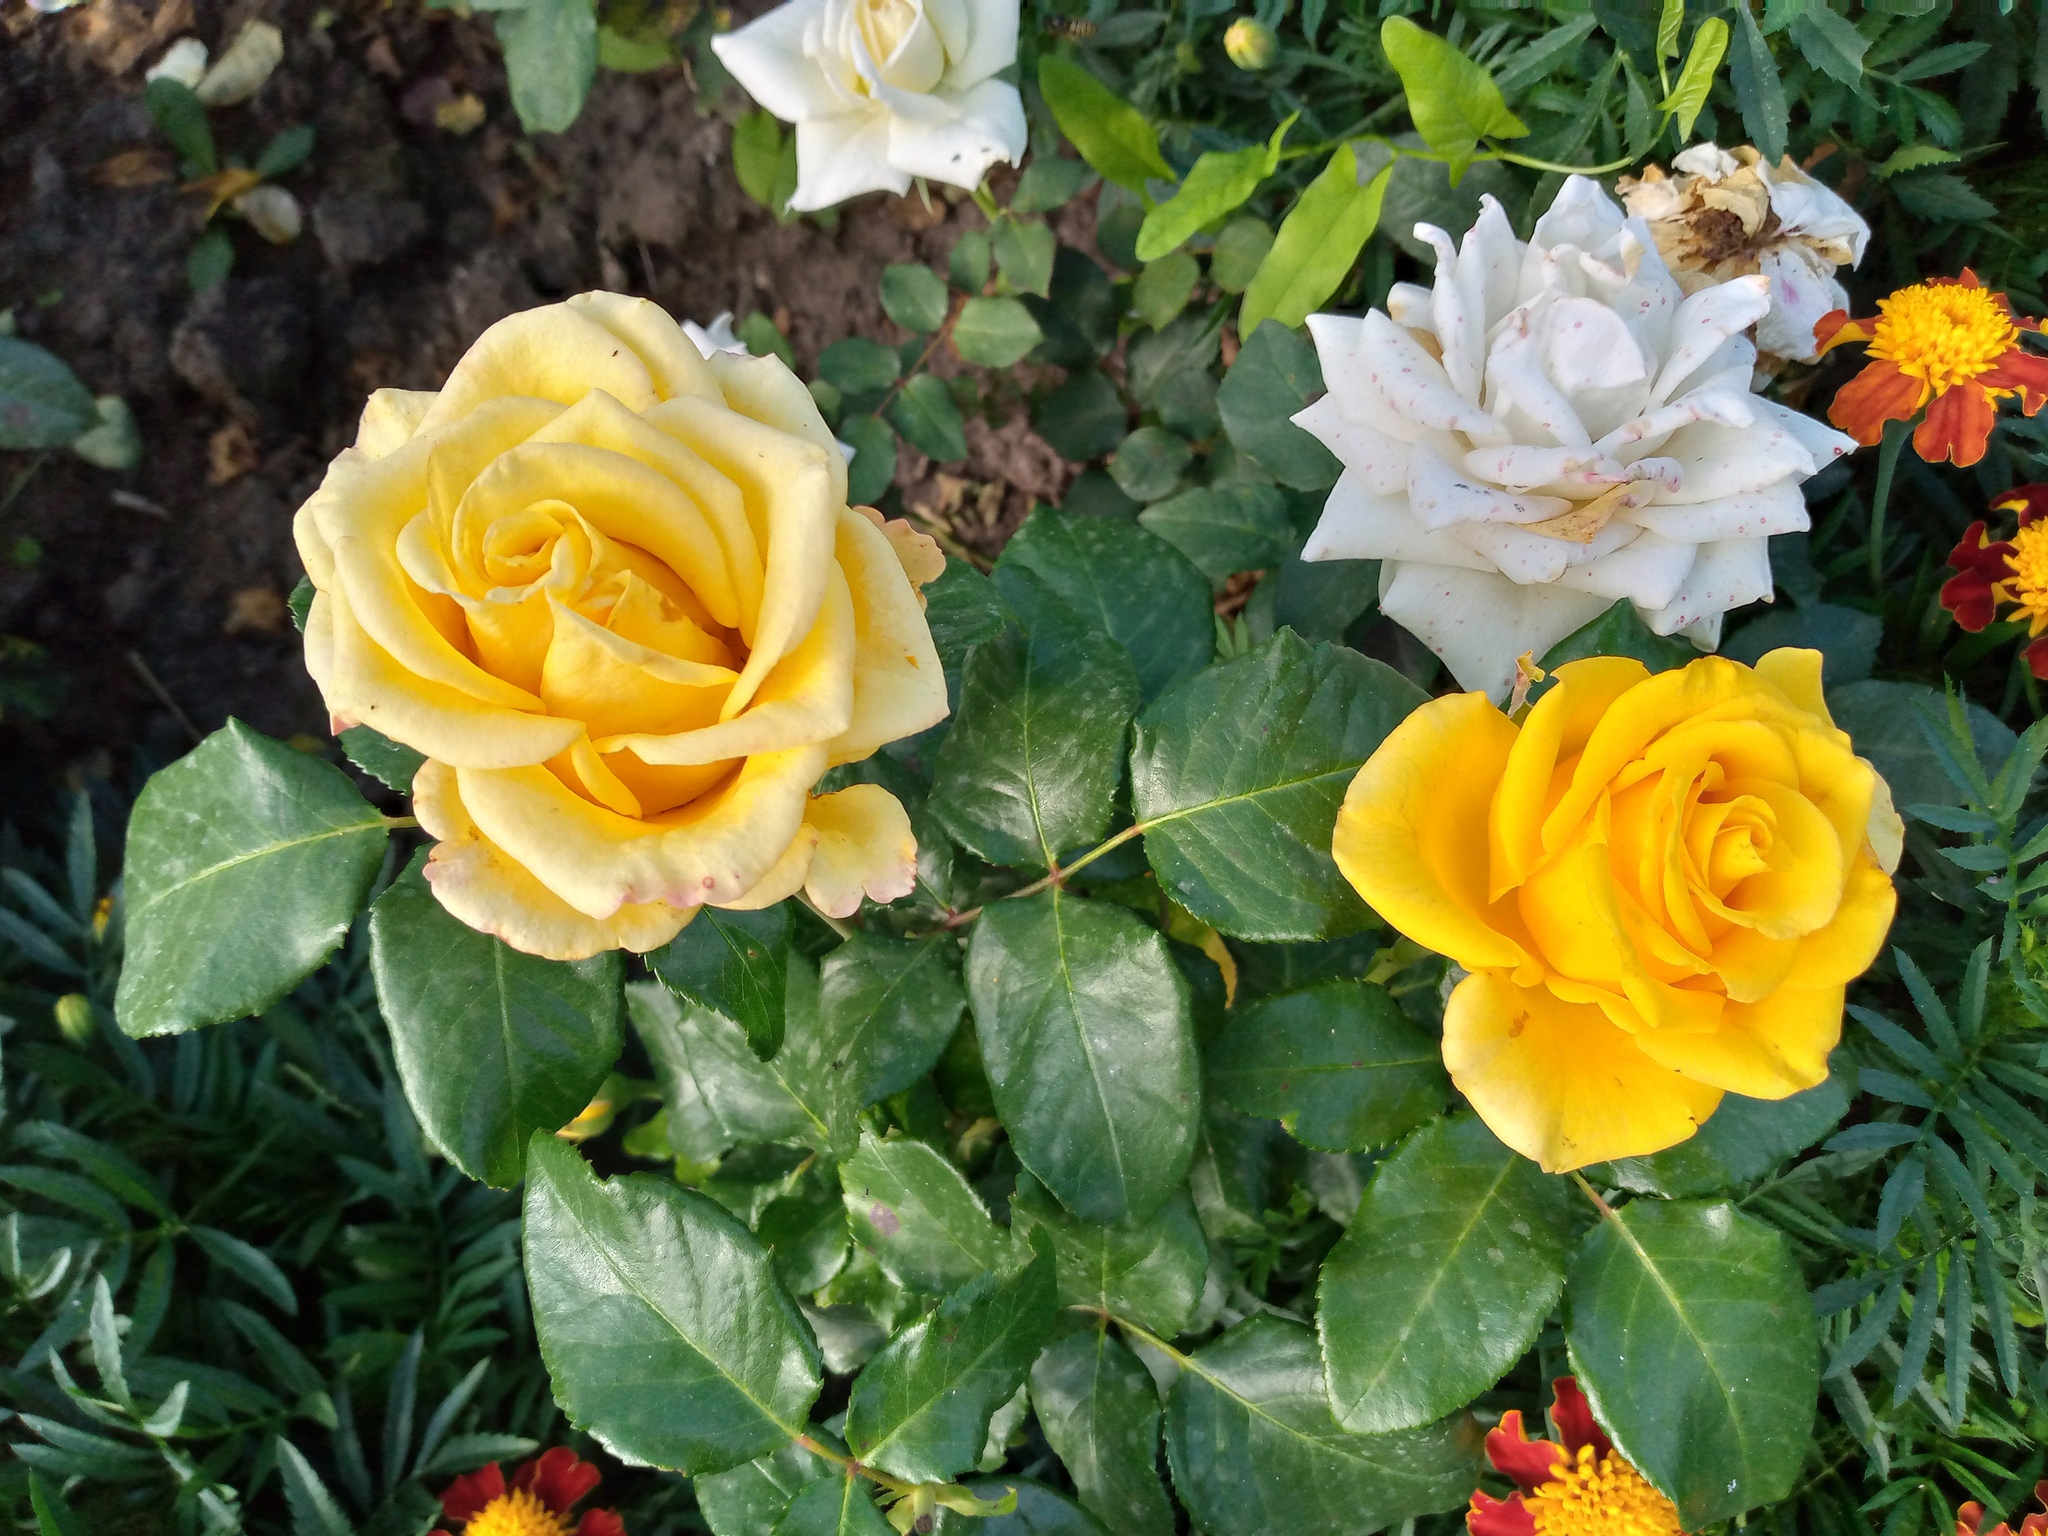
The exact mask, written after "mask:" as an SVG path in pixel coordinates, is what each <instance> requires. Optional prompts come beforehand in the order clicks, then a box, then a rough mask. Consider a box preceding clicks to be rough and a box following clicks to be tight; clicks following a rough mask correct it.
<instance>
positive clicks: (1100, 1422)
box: [1031, 1322, 1174, 1536]
mask: <svg viewBox="0 0 2048 1536" xmlns="http://www.w3.org/2000/svg"><path fill="white" fill-rule="evenodd" d="M1031 1406H1032V1407H1033V1408H1034V1409H1036V1410H1037V1413H1038V1425H1039V1428H1040V1429H1042V1430H1044V1431H1045V1438H1046V1443H1047V1444H1049V1445H1050V1446H1051V1447H1052V1448H1053V1453H1054V1454H1055V1455H1057V1456H1058V1457H1059V1459H1060V1464H1061V1465H1062V1466H1064V1467H1065V1468H1066V1469H1067V1475H1068V1476H1069V1477H1071V1478H1072V1479H1073V1480H1074V1488H1075V1490H1076V1491H1077V1492H1078V1493H1079V1494H1080V1495H1081V1502H1082V1504H1083V1505H1084V1506H1086V1507H1087V1508H1088V1509H1089V1510H1091V1511H1092V1512H1093V1513H1094V1514H1095V1515H1096V1516H1098V1517H1099V1518H1100V1519H1101V1521H1102V1523H1103V1524H1104V1525H1106V1526H1108V1527H1109V1528H1110V1529H1111V1530H1113V1531H1118V1532H1122V1533H1125V1536H1173V1528H1174V1526H1173V1505H1172V1503H1171V1502H1170V1501H1169V1500H1168V1499H1167V1497H1166V1489H1165V1487H1164V1486H1163V1485H1162V1484H1161V1483H1160V1481H1159V1389H1158V1388H1157V1387H1155V1386H1154V1385H1153V1384H1152V1373H1151V1372H1150V1371H1147V1370H1146V1369H1145V1367H1144V1366H1142V1365H1140V1364H1139V1363H1138V1358H1137V1356H1135V1355H1133V1354H1132V1353H1131V1352H1130V1350H1129V1349H1127V1348H1126V1347H1125V1346H1124V1345H1123V1344H1122V1343H1121V1342H1119V1341H1118V1340H1117V1339H1115V1338H1113V1337H1112V1336H1111V1335H1110V1334H1109V1332H1108V1330H1107V1328H1105V1327H1104V1326H1103V1325H1102V1324H1101V1323H1100V1322H1096V1323H1094V1324H1092V1325H1091V1326H1089V1327H1085V1328H1079V1329H1076V1330H1075V1331H1073V1332H1071V1333H1069V1334H1067V1335H1065V1336H1064V1337H1063V1338H1059V1339H1055V1340H1054V1341H1053V1342H1052V1343H1051V1344H1048V1345H1047V1346H1046V1347H1045V1350H1044V1352H1043V1353H1042V1354H1040V1355H1039V1357H1038V1359H1037V1361H1036V1363H1034V1364H1033V1365H1032V1367H1031Z"/></svg>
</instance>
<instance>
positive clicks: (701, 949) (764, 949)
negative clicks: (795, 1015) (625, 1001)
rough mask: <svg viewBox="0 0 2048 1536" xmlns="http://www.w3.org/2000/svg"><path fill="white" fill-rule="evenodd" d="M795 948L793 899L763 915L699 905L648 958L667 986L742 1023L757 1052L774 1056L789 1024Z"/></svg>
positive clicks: (737, 1022)
mask: <svg viewBox="0 0 2048 1536" xmlns="http://www.w3.org/2000/svg"><path fill="white" fill-rule="evenodd" d="M789 953H790V950H789V907H788V904H787V903H784V902H778V903H776V904H775V905H774V906H772V907H767V908H764V909H763V910H761V911H759V912H730V911H727V910H725V909H724V908H721V907H699V908H698V909H697V915H696V916H695V917H694V918H692V919H691V920H690V922H689V924H688V925H687V926H686V927H685V928H684V929H683V931H682V932H681V933H679V934H677V935H676V936H675V937H674V938H673V939H671V940H670V941H669V942H668V943H667V944H666V945H664V946H663V947H662V948H660V949H658V950H656V951H655V952H654V953H653V954H652V955H650V956H648V960H647V963H648V964H649V965H650V966H652V967H653V969H654V974H655V975H656V976H659V977H660V978H661V980H662V982H663V984H664V985H666V986H668V987H670V988H672V989H673V990H675V991H676V992H679V993H680V994H682V995H683V996H684V997H687V998H688V999H690V1001H691V1002H693V1003H697V1004H700V1005H701V1006H703V1007H705V1008H709V1009H710V1010H711V1011H712V1012H713V1013H720V1014H723V1015H725V1017H726V1018H728V1019H731V1020H732V1021H733V1022H734V1023H735V1024H737V1025H739V1026H740V1027H741V1028H742V1029H744V1030H745V1031H746V1032H747V1044H748V1045H749V1046H750V1047H751V1048H752V1049H753V1052H754V1054H755V1055H756V1056H758V1057H760V1058H761V1059H762V1060H763V1061H772V1060H773V1059H774V1058H775V1053H776V1052H777V1051H779V1050H781V1049H782V1039H783V1033H784V1031H785V1029H786V1027H787V1013H788V1008H787V1003H786V1000H785V992H786V990H787V986H788V981H787V977H788V972H789Z"/></svg>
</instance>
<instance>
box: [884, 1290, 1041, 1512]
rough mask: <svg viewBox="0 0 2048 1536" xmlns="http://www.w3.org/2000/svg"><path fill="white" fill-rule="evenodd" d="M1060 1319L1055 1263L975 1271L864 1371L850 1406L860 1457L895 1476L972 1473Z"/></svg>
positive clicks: (916, 1478) (919, 1478) (930, 1478)
mask: <svg viewBox="0 0 2048 1536" xmlns="http://www.w3.org/2000/svg"><path fill="white" fill-rule="evenodd" d="M1053 1316H1054V1302H1053V1265H1052V1259H1051V1257H1050V1256H1047V1255H1041V1256H1040V1257H1038V1258H1035V1259H1033V1260H1032V1261H1031V1262H1030V1263H1029V1264H1026V1265H1024V1266H1023V1267H1022V1268H1021V1269H1016V1270H1013V1271H1010V1272H1009V1273H1001V1272H998V1271H994V1270H991V1271H989V1272H988V1273H986V1274H983V1275H979V1276H976V1277H975V1278H974V1279H972V1280H970V1281H968V1282H967V1284H965V1285H964V1286H962V1287H961V1288H960V1289H959V1290H957V1291H955V1292H953V1294H952V1295H950V1296H948V1297H947V1298H946V1299H945V1300H944V1301H942V1302H940V1303H939V1306H938V1310H937V1311H935V1312H933V1313H931V1314H930V1315H929V1316H927V1317H925V1318H924V1319H922V1320H921V1321H919V1322H916V1323H913V1324H912V1325H911V1326H910V1327H908V1328H906V1329H905V1330H904V1331H903V1332H901V1333H899V1334H897V1335H896V1337H895V1338H893V1339H891V1340H890V1341H889V1344H888V1347H887V1348H885V1349H884V1350H883V1351H882V1352H881V1353H880V1354H878V1355H876V1356H875V1358H874V1359H872V1360H870V1361H869V1362H868V1363H867V1365H866V1367H865V1368H863V1370H862V1371H861V1373H860V1375H859V1376H858V1377H857V1378H856V1379H855V1381H854V1383H853V1395H852V1396H851V1398H850V1399H849V1400H848V1402H847V1405H846V1440H847V1445H848V1446H849V1448H850V1449H851V1450H852V1451H853V1454H854V1455H855V1456H857V1457H859V1458H860V1460H861V1461H862V1462H864V1463H866V1464H867V1465H869V1466H872V1467H876V1468H878V1469H880V1470H881V1471H883V1472H887V1473H889V1474H890V1475H891V1476H892V1477H901V1478H905V1479H908V1480H910V1481H912V1482H937V1481H941V1480H944V1479H947V1478H951V1477H954V1476H956V1475H958V1474H959V1473H961V1472H965V1471H967V1470H968V1469H969V1468H971V1467H972V1466H974V1464H975V1463H976V1462H977V1461H978V1460H979V1459H980V1457H981V1451H982V1447H983V1445H985V1444H986V1443H987V1440H988V1421H989V1419H990V1417H991V1416H992V1415H993V1414H994V1413H995V1411H996V1410H997V1409H998V1408H1000V1407H1002V1406H1003V1405H1004V1404H1005V1403H1007V1402H1008V1401H1009V1400H1010V1399H1011V1398H1012V1397H1014V1396H1015V1395H1016V1392H1017V1388H1018V1387H1020V1386H1022V1385H1023V1383H1024V1376H1025V1373H1026V1372H1027V1371H1029V1370H1030V1369H1031V1362H1032V1361H1033V1360H1035V1359H1036V1358H1037V1357H1038V1351H1039V1349H1040V1347H1041V1346H1042V1345H1043V1344H1044V1343H1045V1339H1046V1335H1047V1334H1048V1333H1050V1332H1051V1331H1052V1323H1053Z"/></svg>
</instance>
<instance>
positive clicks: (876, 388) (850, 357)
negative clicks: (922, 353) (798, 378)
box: [818, 336, 903, 400]
mask: <svg viewBox="0 0 2048 1536" xmlns="http://www.w3.org/2000/svg"><path fill="white" fill-rule="evenodd" d="M902 372H903V362H902V359H900V358H899V357H897V355H896V349H895V348H893V347H885V346H883V345H882V344H881V343H880V342H879V341H870V340H869V339H868V338H867V337H865V336H847V337H843V338H841V339H840V340H838V341H835V342H833V343H832V345H830V346H829V347H827V348H826V349H825V350H824V351H822V352H820V353H819V354H818V377H819V378H821V379H824V380H825V381H827V382H828V383H831V384H835V385H837V386H838V387H839V389H840V390H841V391H842V392H843V393H844V394H846V395H847V396H848V397H849V398H851V399H855V400H859V399H862V398H868V399H872V398H873V397H874V396H876V395H879V394H881V393H882V392H883V391H885V390H886V389H888V387H889V386H890V385H891V384H894V383H895V382H896V380H897V378H898V377H899V376H900V375H901V374H902Z"/></svg>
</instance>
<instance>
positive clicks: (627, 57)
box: [597, 26, 676, 75]
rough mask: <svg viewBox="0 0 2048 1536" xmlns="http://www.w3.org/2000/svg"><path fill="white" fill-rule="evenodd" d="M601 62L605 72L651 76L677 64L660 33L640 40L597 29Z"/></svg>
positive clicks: (615, 30)
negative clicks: (659, 70) (607, 70)
mask: <svg viewBox="0 0 2048 1536" xmlns="http://www.w3.org/2000/svg"><path fill="white" fill-rule="evenodd" d="M597 62H598V64H599V66H600V67H602V68H604V69H613V70H617V71H618V72H619V73H620V74H623V75H645V74H651V73H653V72H654V71H655V70H657V69H665V68H667V67H668V66H669V65H670V64H673V63H675V62H676V55H675V51H674V50H673V49H672V48H670V47H669V42H668V38H667V36H666V35H664V34H663V33H661V32H659V31H656V32H651V33H643V34H640V35H638V36H635V35H631V34H628V33H625V32H621V31H618V30H617V29H616V28H613V27H608V26H600V27H599V28H598V29H597Z"/></svg>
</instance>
